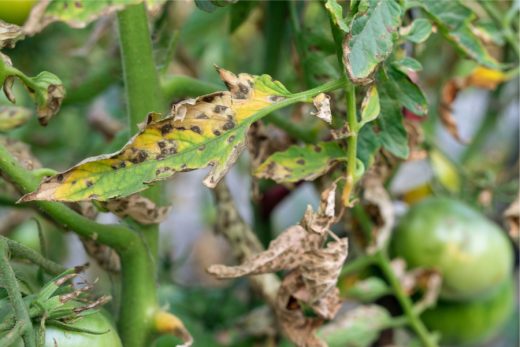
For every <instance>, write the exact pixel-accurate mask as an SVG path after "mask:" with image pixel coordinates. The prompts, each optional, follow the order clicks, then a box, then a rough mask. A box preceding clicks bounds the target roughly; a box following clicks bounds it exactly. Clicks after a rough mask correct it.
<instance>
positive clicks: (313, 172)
mask: <svg viewBox="0 0 520 347" xmlns="http://www.w3.org/2000/svg"><path fill="white" fill-rule="evenodd" d="M346 158H347V156H346V151H345V150H344V149H343V148H342V147H341V145H340V144H339V143H338V142H333V141H331V142H318V143H317V144H315V145H305V146H297V145H294V146H291V147H289V148H288V149H287V150H285V151H283V152H277V153H275V154H273V155H271V156H270V157H269V158H267V159H266V161H264V162H263V163H262V164H261V165H260V166H259V167H258V168H257V169H256V171H255V176H256V177H260V178H269V179H272V180H274V181H276V182H278V183H281V182H298V181H301V180H305V181H312V180H315V179H316V178H318V177H319V176H322V175H324V174H325V173H327V172H328V171H329V170H330V169H332V167H333V166H334V165H335V164H337V163H338V162H341V161H346Z"/></svg>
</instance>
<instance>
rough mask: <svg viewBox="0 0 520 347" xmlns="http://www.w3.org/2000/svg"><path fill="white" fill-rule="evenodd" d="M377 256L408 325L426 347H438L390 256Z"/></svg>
mask: <svg viewBox="0 0 520 347" xmlns="http://www.w3.org/2000/svg"><path fill="white" fill-rule="evenodd" d="M375 256H376V261H377V264H378V266H379V268H380V269H381V271H382V272H383V275H384V276H385V277H386V279H387V280H388V283H389V284H390V286H391V287H392V289H393V291H394V295H395V297H396V298H397V301H399V304H400V305H401V308H402V309H403V312H404V314H405V315H406V317H407V318H408V324H409V325H410V327H411V328H412V329H413V330H414V332H415V333H416V334H417V336H418V337H419V339H420V340H421V342H422V344H423V345H424V346H425V347H437V343H436V342H435V341H434V340H433V338H432V335H431V334H430V333H429V332H428V330H427V329H426V327H425V326H424V324H423V322H422V321H421V319H420V318H419V317H418V315H417V313H416V312H415V310H414V308H413V304H412V301H411V300H410V298H409V297H408V295H406V293H405V292H404V290H403V287H402V286H401V283H400V282H399V279H398V278H397V277H396V275H395V273H394V271H393V270H392V268H391V266H390V259H388V256H387V255H386V254H385V253H384V251H379V252H378V253H376V254H375Z"/></svg>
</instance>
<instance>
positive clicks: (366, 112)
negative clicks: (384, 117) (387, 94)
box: [360, 85, 381, 126]
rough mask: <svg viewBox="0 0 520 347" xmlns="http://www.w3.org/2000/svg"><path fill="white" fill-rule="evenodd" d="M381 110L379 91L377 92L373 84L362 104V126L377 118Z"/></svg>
mask: <svg viewBox="0 0 520 347" xmlns="http://www.w3.org/2000/svg"><path fill="white" fill-rule="evenodd" d="M380 112H381V107H380V105H379V93H378V92H377V88H376V86H375V85H372V86H370V88H368V90H367V93H366V95H365V98H364V99H363V103H362V104H361V122H360V126H363V125H364V124H366V123H368V122H371V121H373V120H374V119H376V118H377V116H379V113H380Z"/></svg>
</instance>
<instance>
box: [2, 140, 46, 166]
mask: <svg viewBox="0 0 520 347" xmlns="http://www.w3.org/2000/svg"><path fill="white" fill-rule="evenodd" d="M0 145H1V146H3V147H5V148H7V150H8V151H9V153H11V154H12V155H13V156H14V157H15V158H16V160H17V161H18V162H19V163H20V164H22V166H23V167H24V168H25V169H27V170H30V171H32V170H34V169H39V168H41V167H42V164H41V163H40V161H39V160H38V159H37V158H36V157H35V156H34V155H33V154H32V153H31V149H30V147H29V146H28V145H27V144H25V143H23V142H20V141H18V140H15V139H10V138H8V137H4V136H0Z"/></svg>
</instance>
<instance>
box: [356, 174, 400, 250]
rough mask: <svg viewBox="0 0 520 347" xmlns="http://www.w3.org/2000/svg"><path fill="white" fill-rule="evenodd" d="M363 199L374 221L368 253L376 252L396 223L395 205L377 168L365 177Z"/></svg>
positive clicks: (384, 242) (388, 237)
mask: <svg viewBox="0 0 520 347" xmlns="http://www.w3.org/2000/svg"><path fill="white" fill-rule="evenodd" d="M363 187H364V191H363V199H362V203H363V205H364V208H365V210H367V212H368V214H369V215H370V216H371V217H372V218H371V220H372V221H374V228H373V230H372V233H371V235H370V236H371V240H370V244H369V245H368V247H367V253H368V254H374V253H376V252H377V251H379V250H381V249H383V247H385V245H386V244H387V242H388V240H389V239H390V235H391V233H392V229H393V227H394V224H395V217H394V216H395V214H394V206H393V204H392V199H391V198H390V195H389V194H388V192H387V191H386V189H385V187H384V184H383V180H382V178H381V177H380V176H379V175H378V174H377V172H376V171H375V170H373V171H371V172H369V173H367V174H366V175H365V177H364V179H363Z"/></svg>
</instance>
